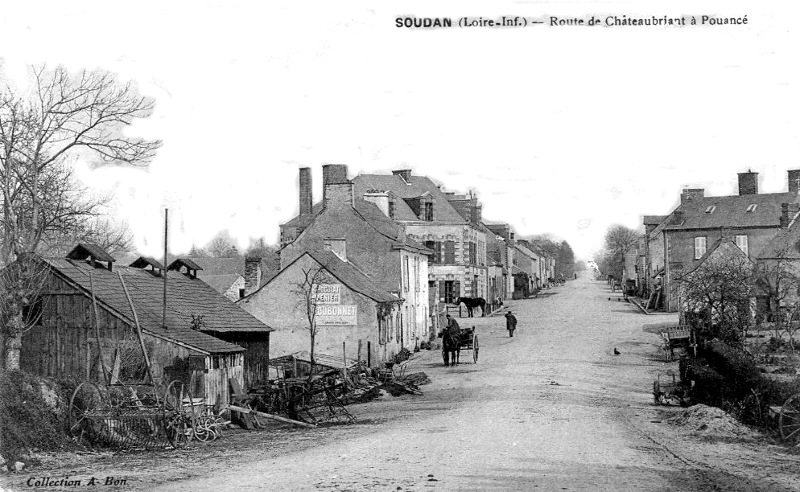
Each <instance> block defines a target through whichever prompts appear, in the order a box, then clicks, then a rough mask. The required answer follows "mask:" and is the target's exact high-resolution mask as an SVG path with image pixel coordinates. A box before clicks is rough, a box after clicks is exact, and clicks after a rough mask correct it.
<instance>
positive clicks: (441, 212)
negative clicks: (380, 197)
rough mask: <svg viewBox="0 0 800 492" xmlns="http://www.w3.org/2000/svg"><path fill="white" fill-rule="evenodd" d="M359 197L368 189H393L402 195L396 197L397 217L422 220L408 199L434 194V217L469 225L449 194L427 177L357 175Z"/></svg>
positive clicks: (355, 181) (356, 184)
mask: <svg viewBox="0 0 800 492" xmlns="http://www.w3.org/2000/svg"><path fill="white" fill-rule="evenodd" d="M352 181H353V185H354V189H355V193H356V196H363V195H364V193H366V192H367V191H368V190H384V191H390V192H392V194H393V195H394V196H395V197H397V198H400V200H395V210H394V217H395V219H396V220H398V221H418V220H420V219H419V217H417V215H416V214H415V213H414V212H413V211H412V210H411V207H409V206H408V204H407V203H406V202H405V200H404V199H405V198H416V197H419V196H422V195H424V194H425V193H430V194H431V195H432V196H433V218H434V223H436V222H447V223H457V224H465V223H466V222H467V221H466V220H465V219H464V218H463V217H462V216H461V214H459V213H458V211H456V209H455V208H454V207H453V206H452V205H451V204H450V202H449V201H448V200H447V196H446V195H445V194H444V193H443V192H442V190H440V189H439V187H438V186H436V184H435V183H434V182H433V181H431V180H430V178H427V177H425V176H415V175H412V176H411V182H410V183H408V182H406V181H405V180H404V179H403V178H401V177H400V176H398V175H394V174H359V175H358V176H356V177H355V178H353V180H352Z"/></svg>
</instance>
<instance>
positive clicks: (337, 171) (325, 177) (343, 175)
mask: <svg viewBox="0 0 800 492" xmlns="http://www.w3.org/2000/svg"><path fill="white" fill-rule="evenodd" d="M349 182H350V181H349V180H348V179H347V165H345V164H324V165H323V166H322V200H323V201H325V193H327V191H326V190H327V189H328V185H329V184H341V183H349Z"/></svg>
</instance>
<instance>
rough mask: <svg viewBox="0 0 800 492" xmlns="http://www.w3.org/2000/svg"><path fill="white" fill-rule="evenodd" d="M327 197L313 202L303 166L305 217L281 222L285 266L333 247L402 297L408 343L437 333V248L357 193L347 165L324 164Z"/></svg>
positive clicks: (408, 345)
mask: <svg viewBox="0 0 800 492" xmlns="http://www.w3.org/2000/svg"><path fill="white" fill-rule="evenodd" d="M323 180H324V181H325V182H324V183H323V185H324V188H323V201H322V202H321V203H319V204H317V205H313V206H312V204H311V202H310V198H311V192H310V187H311V178H310V172H309V170H308V169H307V168H304V169H301V170H300V184H301V190H300V199H301V203H300V211H301V213H300V215H299V216H298V217H295V218H293V219H292V220H290V221H289V222H287V223H286V224H284V225H282V226H281V238H282V244H283V245H284V246H283V247H282V249H281V250H280V259H281V268H282V269H283V268H286V266H288V265H289V264H291V263H292V262H293V261H294V260H295V259H297V258H298V257H300V256H301V255H302V254H304V253H305V252H307V251H325V250H328V251H332V252H333V253H335V254H336V255H337V256H339V257H340V258H342V259H343V260H344V261H346V262H349V263H352V264H353V265H354V266H355V267H356V268H358V269H360V270H361V271H362V272H363V273H364V274H365V275H367V276H368V277H369V278H371V279H372V281H373V282H374V283H376V284H378V285H379V286H380V287H381V288H382V289H383V291H385V292H389V293H391V294H393V295H396V296H397V297H398V298H399V299H402V301H403V303H402V306H401V308H400V313H401V318H402V320H401V323H400V325H401V326H402V330H403V333H402V334H401V335H402V336H401V340H402V342H403V344H404V345H403V346H404V347H406V348H408V349H410V350H413V348H414V347H415V345H416V344H417V343H418V342H417V341H418V340H427V339H429V338H431V337H432V336H435V332H434V331H433V329H432V327H431V324H430V323H431V318H430V314H431V312H430V308H429V304H428V303H429V292H428V257H429V255H432V254H433V252H432V251H430V250H429V249H427V248H426V247H425V246H423V245H422V244H420V243H418V242H417V241H415V240H414V239H413V238H411V237H410V235H407V234H406V231H405V229H404V227H403V226H402V225H400V224H397V223H395V222H394V221H393V220H391V219H390V218H389V217H387V216H386V215H385V213H384V211H383V210H382V209H381V208H380V207H379V205H376V204H375V203H373V202H371V201H368V200H365V199H364V198H361V197H359V196H357V195H356V194H355V193H354V185H353V183H351V182H350V181H349V180H348V179H347V166H342V165H326V166H323Z"/></svg>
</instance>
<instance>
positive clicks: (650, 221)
mask: <svg viewBox="0 0 800 492" xmlns="http://www.w3.org/2000/svg"><path fill="white" fill-rule="evenodd" d="M666 218H667V216H666V215H645V216H643V217H642V224H643V225H658V224H660V223H661V222H662V221H663V220H664V219H666Z"/></svg>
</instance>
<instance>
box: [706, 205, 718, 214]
mask: <svg viewBox="0 0 800 492" xmlns="http://www.w3.org/2000/svg"><path fill="white" fill-rule="evenodd" d="M716 208H717V207H716V205H710V206H709V207H708V208H707V209H706V213H707V214H710V213H714V209H716Z"/></svg>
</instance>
